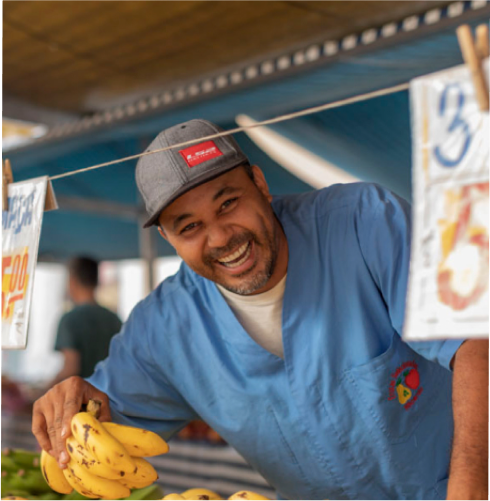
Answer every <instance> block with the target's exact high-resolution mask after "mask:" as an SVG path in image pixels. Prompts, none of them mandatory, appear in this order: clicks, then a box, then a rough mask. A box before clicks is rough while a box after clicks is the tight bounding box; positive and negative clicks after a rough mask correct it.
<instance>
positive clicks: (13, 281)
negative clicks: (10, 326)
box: [2, 247, 29, 320]
mask: <svg viewBox="0 0 490 501" xmlns="http://www.w3.org/2000/svg"><path fill="white" fill-rule="evenodd" d="M28 264H29V248H28V247H24V249H22V251H21V252H19V253H17V254H14V255H12V256H2V320H10V319H11V318H12V315H13V312H14V305H15V302H16V301H20V300H22V299H24V297H25V295H26V291H27V285H28V283H29V275H28V274H27V266H28Z"/></svg>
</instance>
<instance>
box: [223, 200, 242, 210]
mask: <svg viewBox="0 0 490 501" xmlns="http://www.w3.org/2000/svg"><path fill="white" fill-rule="evenodd" d="M237 200H238V198H230V199H229V200H227V201H226V202H223V204H222V205H221V210H223V209H227V208H228V207H230V206H231V205H233V203H234V202H236V201H237Z"/></svg>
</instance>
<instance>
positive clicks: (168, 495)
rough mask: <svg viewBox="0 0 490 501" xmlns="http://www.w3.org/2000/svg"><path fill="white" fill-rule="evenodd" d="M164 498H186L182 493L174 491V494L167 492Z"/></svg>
mask: <svg viewBox="0 0 490 501" xmlns="http://www.w3.org/2000/svg"><path fill="white" fill-rule="evenodd" d="M162 499H185V498H184V497H182V496H181V495H180V494H177V493H172V494H167V495H166V496H165V497H163V498H162Z"/></svg>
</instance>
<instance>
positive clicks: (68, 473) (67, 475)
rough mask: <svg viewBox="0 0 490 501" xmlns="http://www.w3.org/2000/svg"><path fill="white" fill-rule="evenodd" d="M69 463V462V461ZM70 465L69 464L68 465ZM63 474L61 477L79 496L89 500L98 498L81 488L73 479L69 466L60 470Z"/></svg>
mask: <svg viewBox="0 0 490 501" xmlns="http://www.w3.org/2000/svg"><path fill="white" fill-rule="evenodd" d="M70 462H71V461H70ZM68 464H70V463H68ZM61 471H62V472H63V475H64V476H65V479H66V481H67V482H68V483H69V484H70V485H71V486H72V487H73V489H75V490H76V491H77V492H78V493H79V494H81V495H82V496H85V497H87V498H90V499H97V497H98V496H96V495H95V494H93V493H92V492H89V491H87V490H86V489H85V488H84V487H82V486H81V485H80V484H79V483H78V481H77V479H76V478H75V475H73V473H72V471H71V469H70V467H69V466H67V467H66V468H65V469H64V470H61Z"/></svg>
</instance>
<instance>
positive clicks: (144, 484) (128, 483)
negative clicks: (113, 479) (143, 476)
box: [119, 478, 151, 490]
mask: <svg viewBox="0 0 490 501" xmlns="http://www.w3.org/2000/svg"><path fill="white" fill-rule="evenodd" d="M119 482H120V483H121V484H123V485H124V486H125V487H127V488H128V489H131V490H133V489H143V487H148V486H149V485H151V483H148V482H131V481H129V480H124V479H123V478H121V479H120V480H119Z"/></svg>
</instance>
